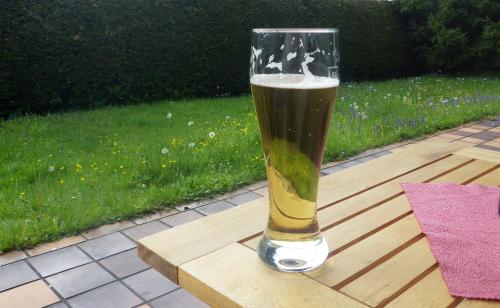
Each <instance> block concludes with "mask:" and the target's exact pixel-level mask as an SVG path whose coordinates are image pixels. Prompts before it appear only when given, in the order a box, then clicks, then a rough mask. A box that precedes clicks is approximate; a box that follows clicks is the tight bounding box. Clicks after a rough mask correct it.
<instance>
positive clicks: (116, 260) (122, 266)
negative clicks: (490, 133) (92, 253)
mask: <svg viewBox="0 0 500 308" xmlns="http://www.w3.org/2000/svg"><path fill="white" fill-rule="evenodd" d="M99 262H100V263H101V264H102V265H104V267H106V268H107V269H108V270H109V271H110V272H112V273H113V274H115V275H116V276H117V277H119V278H123V277H125V276H128V275H132V274H135V273H137V272H140V271H143V270H145V269H147V268H149V265H147V264H146V263H144V262H143V261H142V260H141V259H139V257H138V256H137V249H131V250H128V251H125V252H121V253H119V254H116V255H114V256H111V257H108V258H106V259H102V260H101V261H99Z"/></svg>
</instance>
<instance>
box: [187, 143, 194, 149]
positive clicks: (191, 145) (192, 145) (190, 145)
mask: <svg viewBox="0 0 500 308" xmlns="http://www.w3.org/2000/svg"><path fill="white" fill-rule="evenodd" d="M195 145H196V144H195V143H194V142H191V143H190V144H188V146H189V147H190V148H194V146H195Z"/></svg>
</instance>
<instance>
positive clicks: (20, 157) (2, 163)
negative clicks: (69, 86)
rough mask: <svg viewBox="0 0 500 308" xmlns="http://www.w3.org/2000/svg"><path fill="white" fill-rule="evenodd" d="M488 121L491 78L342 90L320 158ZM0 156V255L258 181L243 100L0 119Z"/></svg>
mask: <svg viewBox="0 0 500 308" xmlns="http://www.w3.org/2000/svg"><path fill="white" fill-rule="evenodd" d="M498 113H500V78H492V77H488V78H477V77H476V78H473V77H465V78H456V77H453V78H451V77H438V76H424V77H416V78H411V79H405V80H390V81H384V82H363V83H351V84H342V85H341V89H340V93H339V95H338V97H337V105H336V107H335V113H334V116H333V121H332V123H331V128H330V134H329V136H328V143H327V149H326V154H325V161H329V160H333V159H340V158H345V157H347V156H350V155H353V154H355V153H357V152H360V151H362V150H364V149H367V148H371V147H376V146H380V145H383V144H387V143H391V142H396V141H398V140H401V139H404V138H410V137H415V136H418V135H422V134H426V133H431V132H433V131H435V130H437V129H441V128H446V127H450V126H454V125H457V124H460V123H464V122H468V121H471V120H475V119H479V118H482V117H486V116H491V115H496V114H498ZM212 137H213V138H212ZM0 149H1V151H0V251H2V250H3V251H7V250H11V249H16V248H25V247H29V246H32V245H34V244H37V243H39V242H42V241H49V240H53V239H56V238H58V237H61V236H63V235H68V234H73V233H78V232H80V231H82V230H85V229H88V228H92V227H95V226H98V225H101V224H105V223H108V222H111V221H115V220H120V219H124V218H128V217H131V216H135V215H139V214H141V213H145V212H150V211H153V210H155V209H160V208H164V207H169V206H172V205H174V204H178V203H182V202H185V201H188V200H194V199H199V198H202V197H207V196H210V195H213V194H216V193H220V192H224V191H228V190H232V189H234V188H236V187H238V186H241V185H244V184H248V183H251V182H254V181H256V180H261V179H264V178H265V170H264V161H263V155H262V150H261V146H260V139H259V134H258V130H257V123H256V119H255V113H254V108H253V105H252V102H251V99H250V98H249V97H239V98H220V99H205V100H190V101H179V102H168V101H164V102H159V103H157V104H151V105H136V106H127V107H109V108H103V109H99V110H94V111H82V112H70V113H65V114H58V115H50V116H44V117H39V116H29V117H24V118H19V119H16V120H12V121H3V122H0Z"/></svg>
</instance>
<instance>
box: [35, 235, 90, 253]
mask: <svg viewBox="0 0 500 308" xmlns="http://www.w3.org/2000/svg"><path fill="white" fill-rule="evenodd" d="M83 241H85V238H84V237H83V236H80V235H76V236H69V237H65V238H63V239H60V240H58V241H55V242H51V243H45V244H41V245H38V246H36V247H34V248H32V249H28V250H26V252H27V253H28V254H29V255H30V256H32V257H34V256H38V255H41V254H42V253H46V252H49V251H53V250H56V249H60V248H64V247H68V246H71V245H74V244H78V243H81V242H83Z"/></svg>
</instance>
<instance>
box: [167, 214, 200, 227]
mask: <svg viewBox="0 0 500 308" xmlns="http://www.w3.org/2000/svg"><path fill="white" fill-rule="evenodd" d="M202 217H204V216H203V215H201V214H200V213H198V212H195V211H186V212H182V213H179V214H175V215H172V216H168V217H165V218H162V219H161V221H162V222H164V223H166V224H167V225H169V226H171V227H175V226H180V225H182V224H185V223H187V222H190V221H193V220H196V219H198V218H202Z"/></svg>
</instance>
